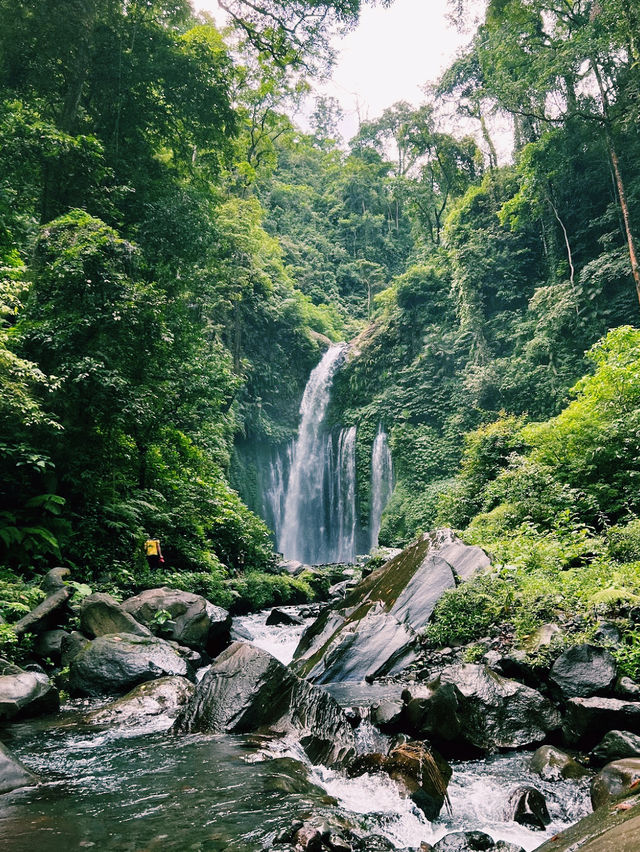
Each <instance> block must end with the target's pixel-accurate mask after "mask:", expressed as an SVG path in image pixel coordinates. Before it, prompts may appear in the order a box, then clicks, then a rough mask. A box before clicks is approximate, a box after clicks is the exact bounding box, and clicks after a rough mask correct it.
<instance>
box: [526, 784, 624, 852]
mask: <svg viewBox="0 0 640 852" xmlns="http://www.w3.org/2000/svg"><path fill="white" fill-rule="evenodd" d="M638 837H640V795H636V796H632V797H630V798H628V799H626V800H625V801H624V802H622V803H621V804H620V805H619V806H614V807H611V806H610V805H609V804H607V805H604V806H603V807H601V808H598V810H597V811H594V813H592V814H589V816H586V817H584V819H581V820H580V821H579V822H577V823H575V825H572V826H570V827H569V828H567V829H566V830H565V831H563V832H561V833H560V834H554V836H553V837H552V838H551V839H550V840H547V841H546V843H543V844H542V846H538V847H537V848H536V850H535V852H578V850H580V852H638Z"/></svg>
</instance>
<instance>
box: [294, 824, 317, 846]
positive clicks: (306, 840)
mask: <svg viewBox="0 0 640 852" xmlns="http://www.w3.org/2000/svg"><path fill="white" fill-rule="evenodd" d="M293 842H294V844H295V845H296V848H297V849H304V850H305V852H322V848H323V846H322V835H321V834H320V832H319V831H318V829H317V828H315V826H313V825H310V824H308V823H304V825H303V826H302V827H301V828H299V829H298V830H297V831H296V832H295V834H294V835H293Z"/></svg>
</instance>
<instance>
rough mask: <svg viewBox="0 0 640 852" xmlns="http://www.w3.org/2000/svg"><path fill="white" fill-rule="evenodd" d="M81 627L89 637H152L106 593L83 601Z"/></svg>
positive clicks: (149, 632)
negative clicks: (110, 635) (121, 635)
mask: <svg viewBox="0 0 640 852" xmlns="http://www.w3.org/2000/svg"><path fill="white" fill-rule="evenodd" d="M80 626H81V628H82V630H83V632H84V633H86V634H87V636H94V637H96V636H105V635H106V634H108V633H132V634H133V635H134V636H151V631H150V630H149V628H148V627H144V626H143V625H142V624H139V623H138V622H137V621H136V620H135V618H134V617H133V616H132V615H131V614H130V613H128V612H127V611H126V610H124V609H123V608H122V606H121V605H120V604H119V603H118V601H117V600H116V599H115V598H112V597H111V595H107V594H105V593H104V592H95V593H94V594H92V595H88V597H86V598H85V599H84V600H83V601H82V606H81V607H80Z"/></svg>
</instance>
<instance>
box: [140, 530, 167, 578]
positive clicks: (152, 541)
mask: <svg viewBox="0 0 640 852" xmlns="http://www.w3.org/2000/svg"><path fill="white" fill-rule="evenodd" d="M144 552H145V555H146V557H147V562H148V563H149V568H151V570H152V571H154V570H155V571H157V570H158V568H159V567H160V563H161V562H164V557H163V555H162V550H161V548H160V539H159V538H148V539H147V540H146V541H145V543H144Z"/></svg>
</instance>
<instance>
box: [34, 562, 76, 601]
mask: <svg viewBox="0 0 640 852" xmlns="http://www.w3.org/2000/svg"><path fill="white" fill-rule="evenodd" d="M70 576H71V571H69V569H68V568H52V569H51V571H48V572H47V573H46V574H45V575H44V577H43V578H42V582H41V583H40V588H41V589H42V591H43V592H46V593H47V594H48V595H50V594H52V593H53V592H57V591H58V590H59V589H64V588H66V585H67V584H66V582H65V580H67V579H68V578H69V577H70Z"/></svg>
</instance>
